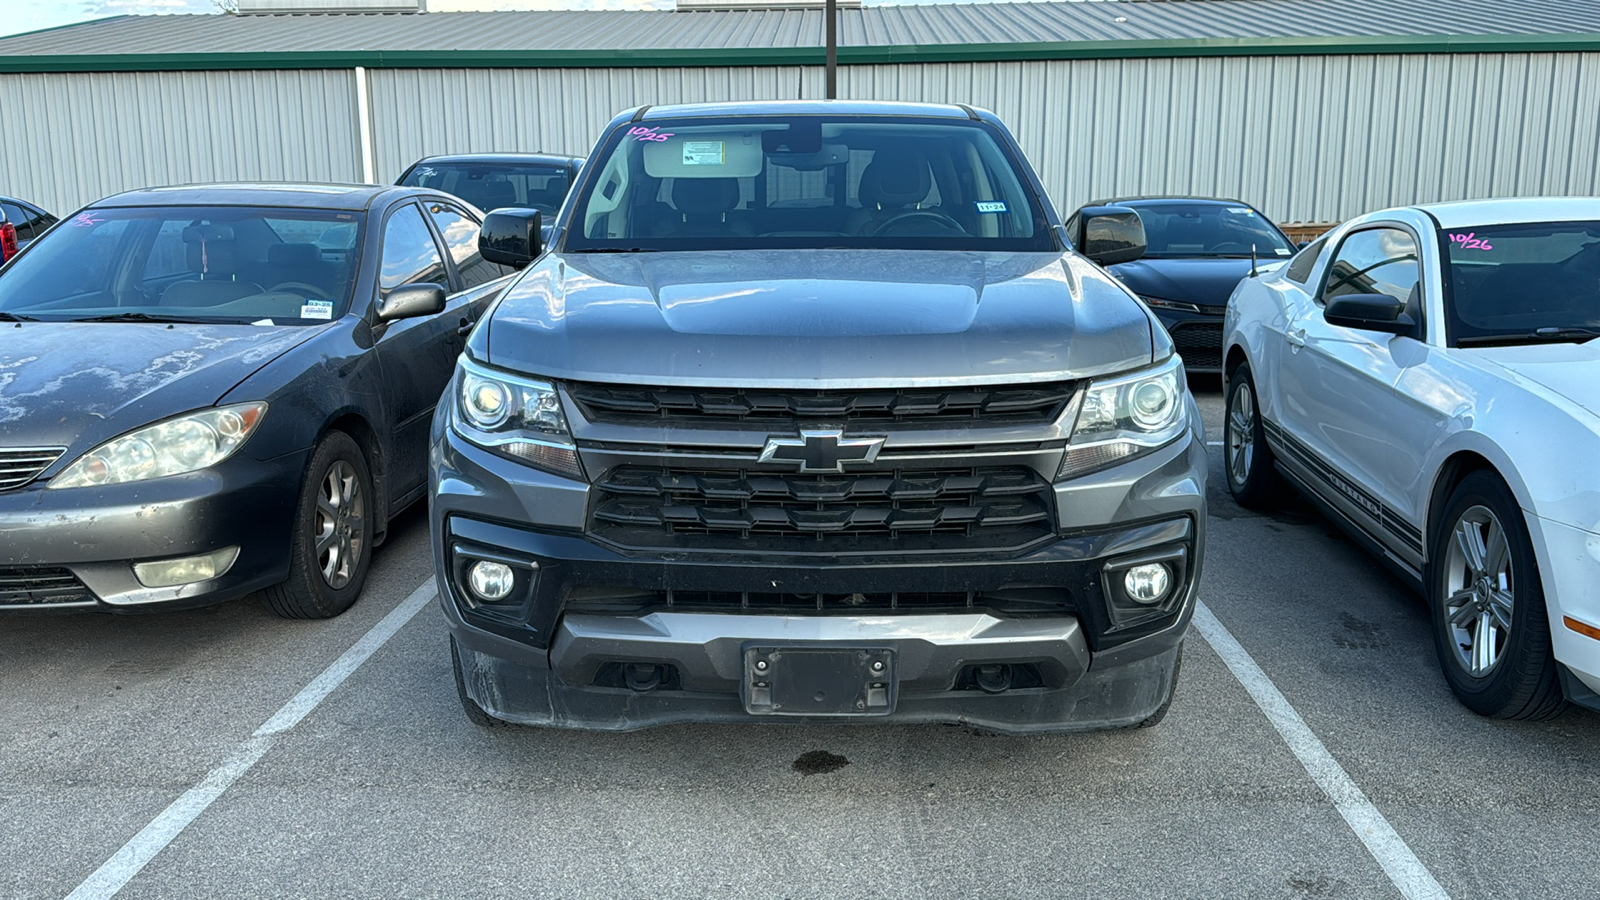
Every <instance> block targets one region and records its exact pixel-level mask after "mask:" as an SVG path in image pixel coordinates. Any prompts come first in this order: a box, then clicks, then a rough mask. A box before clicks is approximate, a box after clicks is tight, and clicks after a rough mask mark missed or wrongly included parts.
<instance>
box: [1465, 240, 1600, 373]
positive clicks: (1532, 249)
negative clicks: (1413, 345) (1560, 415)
mask: <svg viewBox="0 0 1600 900" xmlns="http://www.w3.org/2000/svg"><path fill="white" fill-rule="evenodd" d="M1440 246H1441V251H1440V252H1441V256H1443V258H1444V263H1445V269H1446V272H1445V279H1444V284H1445V313H1446V318H1447V319H1448V321H1449V333H1450V342H1451V344H1453V345H1474V344H1480V345H1481V344H1492V343H1503V342H1504V343H1511V342H1520V341H1525V340H1541V339H1566V337H1567V336H1568V335H1571V334H1577V335H1578V337H1579V338H1583V337H1585V335H1584V334H1583V332H1586V331H1594V330H1596V329H1600V299H1597V298H1600V222H1525V223H1519V224H1515V225H1480V226H1477V227H1469V228H1450V229H1447V230H1445V231H1444V232H1443V233H1442V234H1441V236H1440Z"/></svg>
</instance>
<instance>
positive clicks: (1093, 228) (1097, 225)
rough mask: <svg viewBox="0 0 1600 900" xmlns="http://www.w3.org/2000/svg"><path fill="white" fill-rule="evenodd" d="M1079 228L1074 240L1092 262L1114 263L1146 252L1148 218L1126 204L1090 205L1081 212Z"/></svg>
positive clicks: (1106, 264)
mask: <svg viewBox="0 0 1600 900" xmlns="http://www.w3.org/2000/svg"><path fill="white" fill-rule="evenodd" d="M1078 228H1079V231H1080V232H1081V233H1079V234H1075V235H1072V242H1073V243H1074V244H1076V245H1077V247H1078V252H1079V253H1082V254H1083V255H1084V256H1086V257H1088V259H1089V261H1090V262H1094V263H1097V264H1099V265H1102V266H1110V265H1115V264H1116V263H1125V262H1133V261H1134V260H1136V259H1138V258H1139V257H1141V256H1143V255H1144V251H1145V247H1146V246H1147V241H1146V240H1145V236H1144V221H1143V220H1142V219H1140V218H1139V214H1138V213H1136V212H1134V211H1133V210H1132V209H1129V208H1128V207H1126V206H1086V207H1084V208H1083V209H1081V210H1079V211H1078Z"/></svg>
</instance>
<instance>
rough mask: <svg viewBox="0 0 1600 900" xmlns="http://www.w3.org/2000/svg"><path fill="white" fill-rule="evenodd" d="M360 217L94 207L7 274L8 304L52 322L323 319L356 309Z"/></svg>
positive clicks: (3, 300) (2, 286) (5, 307)
mask: <svg viewBox="0 0 1600 900" xmlns="http://www.w3.org/2000/svg"><path fill="white" fill-rule="evenodd" d="M360 219H361V217H360V214H359V213H354V212H339V211H329V210H315V209H290V208H277V207H273V208H244V207H226V206H200V207H174V206H153V207H129V208H106V209H90V210H86V211H84V212H82V213H79V214H78V215H77V216H75V217H73V218H72V219H71V220H69V221H67V222H65V223H63V224H62V226H61V227H59V228H57V229H56V230H55V231H53V232H51V233H50V235H49V236H48V237H46V238H43V239H41V240H39V241H38V242H36V245H35V246H33V247H31V248H29V250H28V252H27V253H25V254H23V255H22V256H21V257H19V258H18V259H17V260H16V262H15V263H13V264H12V265H11V267H10V268H8V269H7V270H5V272H4V273H3V274H0V312H5V313H9V314H11V315H12V316H14V317H18V318H22V317H26V318H29V319H38V320H43V321H163V322H168V321H185V322H271V323H274V324H290V325H295V324H316V323H318V322H326V321H328V320H330V319H335V318H338V317H339V316H341V315H343V314H344V312H345V310H347V309H348V308H349V306H350V293H351V284H352V282H353V281H354V274H355V265H356V251H355V248H356V246H357V243H356V242H357V240H358V238H359V233H360V224H361V223H360Z"/></svg>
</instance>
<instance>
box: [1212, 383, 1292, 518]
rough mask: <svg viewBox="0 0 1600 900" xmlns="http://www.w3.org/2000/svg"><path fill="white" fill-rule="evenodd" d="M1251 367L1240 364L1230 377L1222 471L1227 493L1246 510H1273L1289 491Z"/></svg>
mask: <svg viewBox="0 0 1600 900" xmlns="http://www.w3.org/2000/svg"><path fill="white" fill-rule="evenodd" d="M1256 396H1257V395H1256V382H1255V379H1254V378H1253V377H1251V375H1250V365H1249V364H1248V363H1240V364H1239V367H1238V368H1236V369H1234V370H1233V373H1232V374H1231V375H1229V376H1228V399H1227V403H1226V408H1225V411H1224V412H1223V417H1222V435H1223V436H1222V470H1223V472H1224V473H1226V474H1227V476H1228V491H1229V493H1231V494H1233V499H1234V500H1236V501H1238V503H1239V505H1240V506H1243V507H1245V508H1246V509H1271V508H1272V507H1274V506H1276V505H1277V504H1278V503H1279V502H1281V501H1282V500H1283V497H1284V495H1285V494H1286V493H1287V492H1288V485H1286V484H1284V482H1283V476H1281V475H1279V474H1278V470H1277V467H1276V466H1275V465H1274V464H1273V456H1272V449H1271V448H1270V447H1268V446H1267V439H1266V433H1265V430H1264V428H1263V426H1262V424H1261V404H1260V403H1258V402H1256Z"/></svg>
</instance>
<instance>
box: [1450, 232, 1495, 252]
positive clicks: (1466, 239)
mask: <svg viewBox="0 0 1600 900" xmlns="http://www.w3.org/2000/svg"><path fill="white" fill-rule="evenodd" d="M1477 235H1478V233H1477V232H1476V231H1469V232H1467V233H1466V234H1452V235H1450V240H1452V241H1455V242H1456V243H1457V244H1460V245H1461V249H1463V250H1493V249H1494V247H1492V246H1490V245H1489V242H1488V241H1486V240H1484V239H1483V238H1480V237H1478V236H1477Z"/></svg>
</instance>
